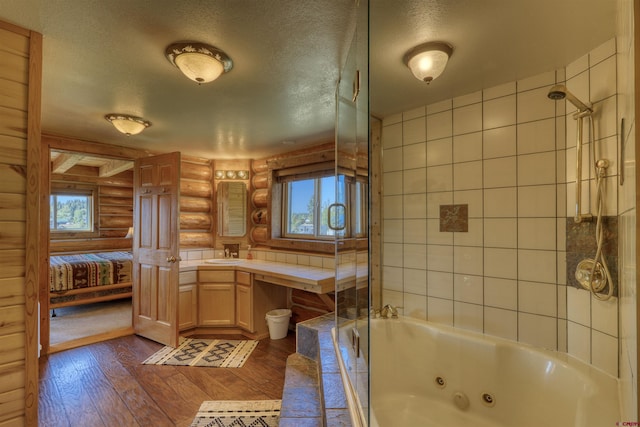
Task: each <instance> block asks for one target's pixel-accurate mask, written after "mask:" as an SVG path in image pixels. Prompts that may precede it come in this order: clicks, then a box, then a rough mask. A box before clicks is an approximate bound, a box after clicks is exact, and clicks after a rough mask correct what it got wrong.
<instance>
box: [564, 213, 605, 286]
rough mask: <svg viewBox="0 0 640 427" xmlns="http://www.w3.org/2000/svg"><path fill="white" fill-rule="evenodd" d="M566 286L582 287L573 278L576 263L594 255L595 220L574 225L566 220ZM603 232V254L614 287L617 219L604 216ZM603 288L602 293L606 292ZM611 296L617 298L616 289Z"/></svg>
mask: <svg viewBox="0 0 640 427" xmlns="http://www.w3.org/2000/svg"><path fill="white" fill-rule="evenodd" d="M566 224H567V233H566V239H567V285H568V286H573V287H576V288H578V289H583V287H582V286H581V285H580V284H579V283H578V281H577V280H576V277H575V272H576V267H577V266H578V263H580V261H582V260H583V259H586V258H591V259H592V258H593V257H594V256H595V255H596V220H595V218H594V219H593V220H592V221H583V222H580V223H576V222H575V221H574V220H573V217H571V218H567V222H566ZM602 226H603V232H604V244H603V246H602V251H603V252H604V255H605V259H606V260H607V266H608V267H609V273H611V280H613V283H614V286H615V284H616V283H618V217H615V216H606V217H603V218H602ZM607 291H608V288H605V289H604V291H603V292H605V293H606V292H607ZM613 295H614V296H618V287H617V286H615V287H614V289H613Z"/></svg>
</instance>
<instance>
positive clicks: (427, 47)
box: [404, 42, 453, 84]
mask: <svg viewBox="0 0 640 427" xmlns="http://www.w3.org/2000/svg"><path fill="white" fill-rule="evenodd" d="M452 52H453V48H452V47H451V46H449V45H448V44H446V43H442V42H429V43H425V44H422V45H420V46H416V47H414V48H413V49H411V50H410V51H409V52H407V53H406V54H405V56H404V63H405V64H406V65H407V67H409V69H410V70H411V72H412V73H413V75H414V76H415V77H416V79H418V80H421V81H423V82H426V83H427V84H428V83H431V82H432V81H433V80H434V79H436V78H437V77H438V76H440V74H442V72H443V71H444V69H445V67H446V66H447V62H448V61H449V56H451V53H452Z"/></svg>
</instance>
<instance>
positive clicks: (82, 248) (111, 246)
mask: <svg viewBox="0 0 640 427" xmlns="http://www.w3.org/2000/svg"><path fill="white" fill-rule="evenodd" d="M51 184H52V185H55V186H57V187H60V186H61V187H69V188H73V187H74V186H75V185H77V184H89V185H95V186H97V202H98V209H97V215H98V218H97V221H96V224H97V226H98V230H97V235H96V236H95V237H94V238H78V239H56V238H55V236H54V235H52V236H51V243H50V249H49V250H50V253H51V254H56V253H69V252H96V251H112V250H131V244H132V239H126V238H125V236H126V235H127V231H128V229H129V227H131V226H132V225H133V170H128V171H125V172H122V173H119V174H117V175H114V176H111V177H108V178H103V177H100V176H99V168H97V167H92V166H74V167H72V168H71V169H69V170H68V171H66V172H65V173H64V174H52V175H51Z"/></svg>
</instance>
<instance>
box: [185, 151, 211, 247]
mask: <svg viewBox="0 0 640 427" xmlns="http://www.w3.org/2000/svg"><path fill="white" fill-rule="evenodd" d="M212 169H213V167H212V163H211V160H206V159H198V158H195V157H185V156H182V161H181V163H180V249H193V248H210V247H212V246H213V215H214V209H213V186H212V185H213V184H212V174H213V171H212Z"/></svg>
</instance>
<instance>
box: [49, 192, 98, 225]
mask: <svg viewBox="0 0 640 427" xmlns="http://www.w3.org/2000/svg"><path fill="white" fill-rule="evenodd" d="M89 205H90V199H89V197H88V196H62V195H52V196H51V209H50V213H51V217H50V226H51V229H52V230H88V229H90V228H91V227H90V223H89V222H90V215H89V209H90V206H89Z"/></svg>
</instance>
